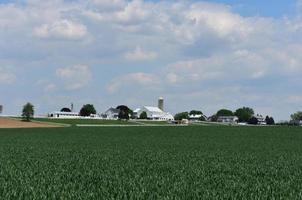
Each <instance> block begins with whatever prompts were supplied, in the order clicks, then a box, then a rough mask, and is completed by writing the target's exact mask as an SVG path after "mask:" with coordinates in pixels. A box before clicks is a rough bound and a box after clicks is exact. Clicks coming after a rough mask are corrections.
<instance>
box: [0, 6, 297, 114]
mask: <svg viewBox="0 0 302 200" xmlns="http://www.w3.org/2000/svg"><path fill="white" fill-rule="evenodd" d="M18 2H19V1H17V2H14V3H10V4H5V3H4V4H1V6H0V38H1V40H0V49H2V50H3V51H1V55H0V63H1V66H13V69H12V70H11V71H13V72H14V71H18V74H19V73H20V74H25V75H30V77H31V78H30V79H28V78H24V79H26V81H24V84H28V85H30V84H31V83H32V82H31V79H35V78H36V79H39V77H41V76H42V75H41V74H43V78H45V79H46V80H52V77H51V75H49V74H50V73H49V71H53V69H54V66H57V64H58V63H60V66H73V65H74V63H86V64H87V65H88V66H93V68H92V69H93V71H92V69H90V68H89V67H87V66H84V67H83V66H82V67H79V66H73V67H67V68H62V69H58V70H57V71H56V75H57V79H56V80H53V81H49V82H46V83H44V84H43V85H40V86H39V87H37V88H39V92H40V90H41V88H42V89H43V90H45V91H52V93H53V94H57V93H59V92H60V88H61V87H60V86H61V85H62V88H65V89H79V88H82V87H85V86H88V85H89V83H90V82H92V83H93V84H91V85H92V86H93V87H99V89H100V94H102V93H103V94H105V93H106V89H107V91H109V92H113V93H118V94H120V93H119V92H120V91H126V92H133V95H132V98H134V99H135V97H136V95H137V94H136V93H137V92H138V90H139V95H140V96H141V98H142V99H144V98H145V99H146V98H147V97H146V95H147V96H148V95H149V96H148V97H150V96H151V95H156V96H158V95H162V93H161V92H164V94H165V95H167V96H170V97H171V98H172V97H174V99H175V101H177V97H178V96H183V97H184V98H185V97H186V96H189V97H190V98H192V100H191V101H190V102H189V103H187V102H186V101H185V99H184V100H183V102H184V103H182V105H186V104H190V106H193V105H194V102H201V101H202V100H203V99H207V101H204V102H202V103H203V104H204V105H205V106H206V107H211V108H212V109H216V107H217V106H220V105H222V104H223V102H224V101H227V102H231V103H230V104H234V105H239V104H240V105H244V104H245V102H246V103H247V104H248V103H249V98H248V97H251V99H253V101H254V102H260V103H256V104H255V105H257V106H259V107H261V108H263V107H265V106H267V107H270V109H271V110H273V109H272V108H273V107H275V108H278V107H280V104H279V103H278V102H274V103H273V105H264V104H263V100H261V97H262V96H264V92H262V93H261V92H259V91H261V90H265V91H271V90H272V91H273V92H271V93H270V94H269V95H270V97H271V98H273V97H275V98H280V95H279V93H280V91H286V92H287V94H286V95H287V96H291V97H292V98H291V99H292V100H293V101H294V100H295V99H297V98H294V97H295V96H296V93H297V91H299V90H300V88H299V82H300V81H299V80H300V77H301V75H302V65H301V63H302V57H301V56H300V52H301V51H302V45H301V44H302V37H301V35H302V23H301V15H298V16H292V15H291V16H289V17H287V18H286V17H284V18H268V17H261V16H254V17H253V16H251V17H246V16H242V15H240V14H238V13H235V12H233V9H232V8H231V7H230V6H228V5H226V4H215V3H212V2H213V1H211V2H210V1H208V2H204V1H143V0H134V1H127V0H112V1H111V0H91V1H83V0H81V1H64V0H53V1H51V2H50V1H39V0H26V1H24V2H23V1H22V2H23V3H22V5H21V4H20V3H18ZM299 2H300V3H301V1H299ZM298 5H299V4H298ZM297 7H298V6H297ZM33 36H34V37H33ZM88 36H89V37H88ZM41 38H42V39H41ZM58 39H59V41H58ZM65 40H67V41H65ZM135 45H139V46H135ZM129 47H132V48H133V49H132V48H131V49H129ZM125 59H127V60H130V61H141V62H125ZM142 61H146V63H147V64H146V66H143V67H142V63H143V62H142ZM147 61H153V62H147ZM137 70H139V73H137ZM0 72H1V74H0V82H1V83H4V82H9V83H13V82H14V81H15V80H14V79H16V78H15V75H14V74H12V73H11V72H10V70H6V69H5V70H4V71H3V69H2V71H1V68H0ZM92 73H95V74H99V75H100V76H99V77H100V78H98V79H97V80H92V79H91V76H92V75H91V74H92ZM25 75H24V76H25ZM18 76H19V75H18ZM18 78H19V77H18ZM33 81H34V80H33ZM54 81H55V82H54ZM53 83H54V84H53ZM108 83H109V85H108ZM279 83H282V85H280V84H279ZM154 84H155V85H154ZM17 85H18V84H16V86H15V85H14V87H18V86H17ZM104 85H105V86H106V85H107V87H104ZM263 87H264V88H265V89H262V88H263ZM293 87H294V88H293ZM154 88H156V89H157V91H156V90H155V89H154ZM220 88H222V89H220ZM225 88H227V89H225ZM230 88H236V89H238V88H239V89H238V90H232V89H230ZM276 88H278V91H277V89H276ZM224 89H225V90H226V91H228V92H230V93H234V94H235V95H230V96H227V93H228V92H223V90H224ZM16 90H18V88H17V89H16ZM102 90H103V91H102ZM151 90H152V92H150V91H151ZM242 90H243V91H242ZM154 91H156V92H158V91H160V92H159V93H160V94H157V93H156V92H154ZM74 92H76V91H74ZM198 92H201V93H202V94H207V95H208V96H209V98H207V97H206V95H190V94H198ZM16 93H17V92H16ZM36 93H38V92H36ZM46 93H47V92H46ZM124 95H125V96H124ZM109 96H110V95H109ZM121 96H122V98H124V97H125V98H126V97H127V96H126V94H122V95H121ZM234 96H236V97H234ZM247 96H248V97H247ZM252 96H256V97H257V98H252ZM210 97H211V98H210ZM11 98H13V97H11ZM38 98H39V97H37V99H38ZM99 98H101V99H105V98H104V97H103V96H101V97H99ZM107 98H108V102H109V104H110V103H111V101H112V100H113V99H112V98H111V97H106V99H107ZM110 98H111V99H110ZM284 98H286V96H284ZM211 99H215V102H212V101H211ZM297 101H298V100H297ZM287 103H288V104H290V103H289V102H285V104H287ZM230 104H228V105H230ZM223 105H224V104H223ZM174 107H175V108H177V109H182V107H178V106H177V105H174ZM293 109H294V108H293ZM282 112H285V111H282Z"/></svg>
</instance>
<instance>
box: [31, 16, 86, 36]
mask: <svg viewBox="0 0 302 200" xmlns="http://www.w3.org/2000/svg"><path fill="white" fill-rule="evenodd" d="M34 33H35V35H36V36H38V37H41V38H51V37H53V38H65V39H81V38H83V37H85V36H86V34H87V28H86V26H84V25H82V24H79V23H75V22H72V21H70V20H66V19H65V20H60V21H56V22H53V23H51V24H43V25H42V26H40V27H37V28H35V30H34Z"/></svg>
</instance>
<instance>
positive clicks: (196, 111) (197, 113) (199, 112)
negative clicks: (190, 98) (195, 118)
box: [189, 110, 203, 115]
mask: <svg viewBox="0 0 302 200" xmlns="http://www.w3.org/2000/svg"><path fill="white" fill-rule="evenodd" d="M189 114H190V115H202V114H203V113H202V112H201V111H199V110H191V111H190V113H189Z"/></svg>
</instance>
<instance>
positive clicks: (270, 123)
mask: <svg viewBox="0 0 302 200" xmlns="http://www.w3.org/2000/svg"><path fill="white" fill-rule="evenodd" d="M265 122H266V124H267V125H274V124H275V120H274V118H273V117H269V116H266V117H265Z"/></svg>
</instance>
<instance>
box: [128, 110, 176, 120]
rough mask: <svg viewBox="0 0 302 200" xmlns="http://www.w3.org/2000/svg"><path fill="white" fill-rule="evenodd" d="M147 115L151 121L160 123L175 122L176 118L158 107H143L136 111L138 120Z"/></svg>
mask: <svg viewBox="0 0 302 200" xmlns="http://www.w3.org/2000/svg"><path fill="white" fill-rule="evenodd" d="M143 112H146V113H147V118H148V119H150V120H159V121H173V120H174V117H173V115H171V114H170V113H167V112H164V111H162V110H161V109H159V108H158V107H153V106H143V107H142V108H138V109H136V110H134V112H133V113H134V115H135V116H136V118H139V116H140V115H141V114H142V113H143Z"/></svg>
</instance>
